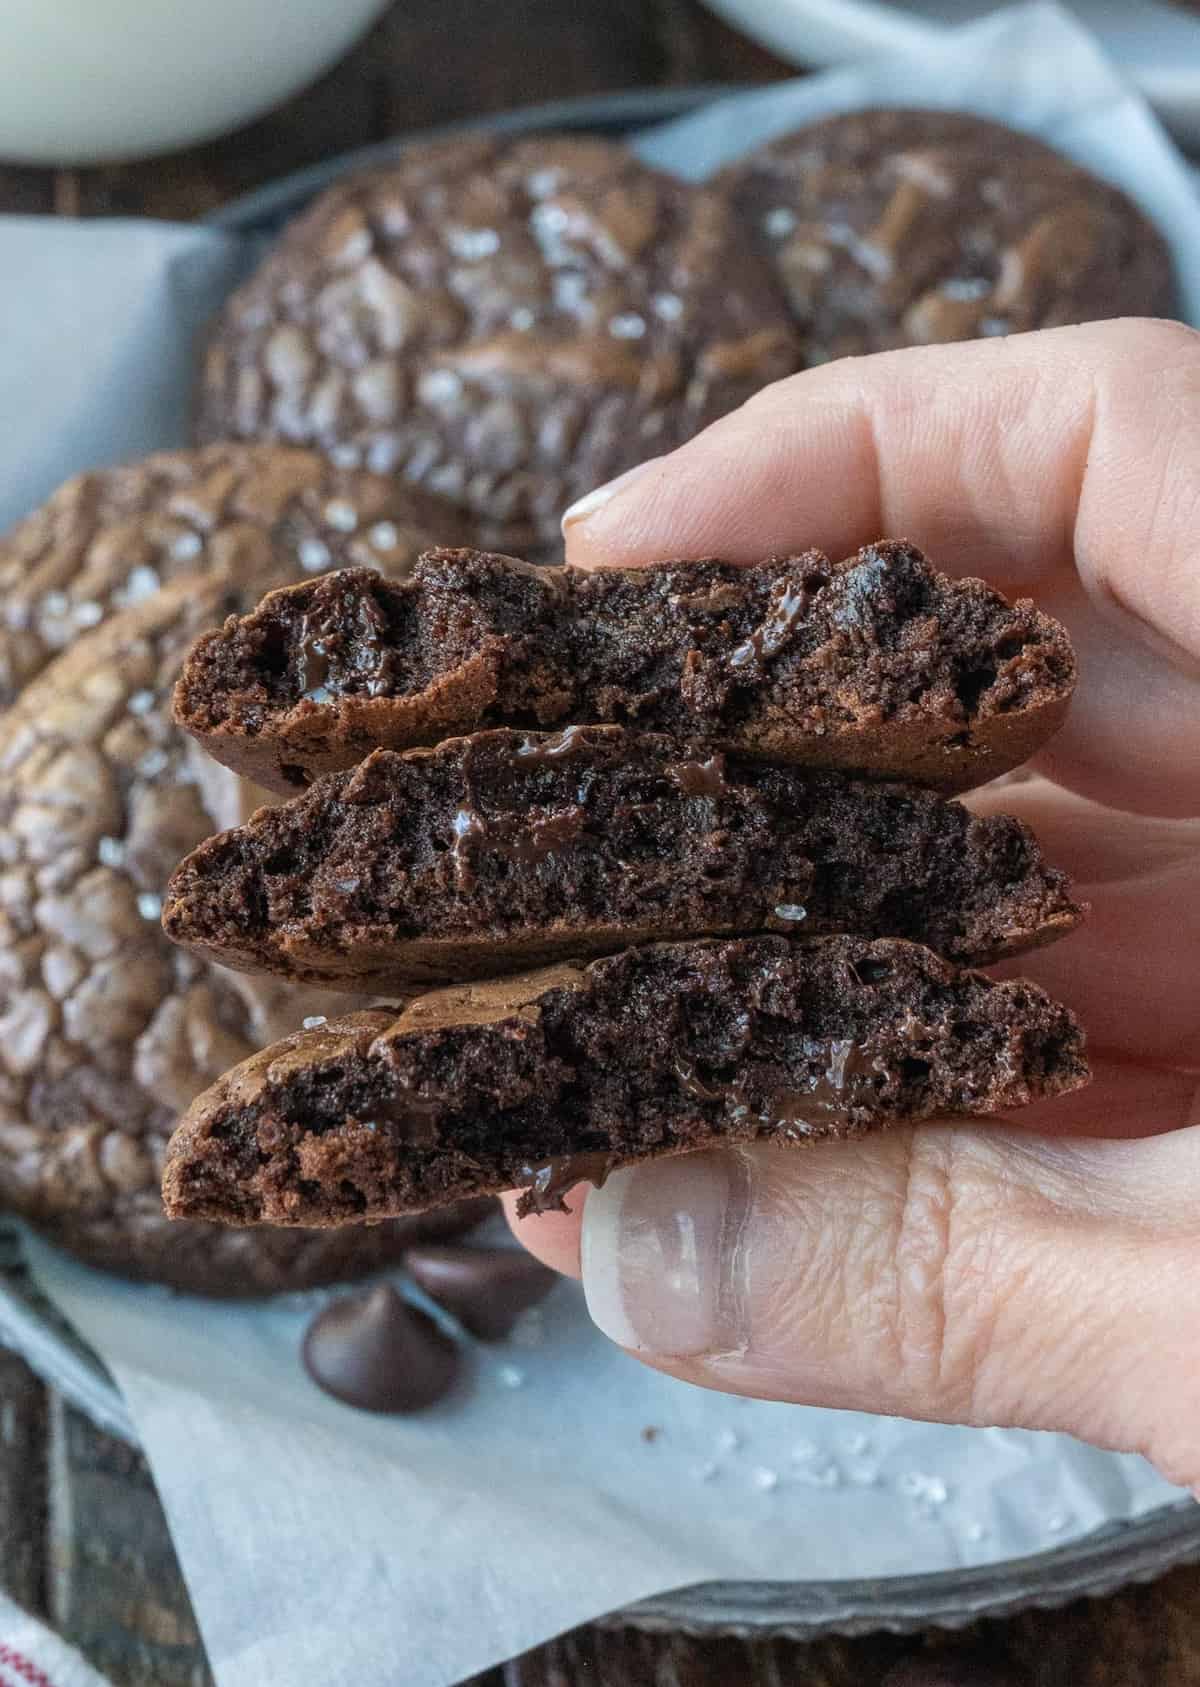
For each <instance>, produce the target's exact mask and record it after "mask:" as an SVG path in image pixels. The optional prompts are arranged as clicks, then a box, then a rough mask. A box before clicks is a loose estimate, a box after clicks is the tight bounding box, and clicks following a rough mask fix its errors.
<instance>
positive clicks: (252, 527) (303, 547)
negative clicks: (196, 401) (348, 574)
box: [0, 444, 469, 707]
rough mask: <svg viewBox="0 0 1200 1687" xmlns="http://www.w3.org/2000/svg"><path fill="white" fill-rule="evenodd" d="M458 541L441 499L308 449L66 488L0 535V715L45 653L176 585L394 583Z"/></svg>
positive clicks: (92, 478)
mask: <svg viewBox="0 0 1200 1687" xmlns="http://www.w3.org/2000/svg"><path fill="white" fill-rule="evenodd" d="M431 535H432V536H433V537H434V538H435V539H438V540H439V541H440V542H441V543H443V544H457V543H466V542H467V539H468V538H469V534H468V532H467V531H466V526H465V523H464V522H463V520H462V517H461V516H460V515H459V514H458V513H457V512H456V511H455V510H454V509H453V508H452V507H451V506H450V505H449V504H446V503H445V502H443V500H441V499H440V498H435V497H433V496H431V495H429V494H427V493H423V492H421V491H420V490H419V489H417V488H415V487H406V486H404V485H400V484H397V482H396V481H395V480H394V479H392V478H388V477H385V476H382V475H374V474H368V473H366V472H364V471H362V470H354V469H339V468H337V467H335V465H334V464H332V463H330V462H329V461H328V460H327V459H325V458H323V457H321V456H320V455H319V453H317V452H315V451H299V450H296V449H293V448H288V447H286V446H278V445H276V446H271V445H231V444H225V445H211V446H208V447H207V448H206V449H204V450H202V451H163V452H159V453H157V454H156V455H154V456H152V457H145V458H142V459H141V460H140V461H138V462H133V463H126V464H123V465H121V466H120V467H119V468H110V469H95V470H93V471H92V472H90V473H88V474H81V475H76V476H75V478H74V479H73V480H69V481H67V482H66V484H65V485H64V486H61V487H60V488H59V490H58V491H57V492H56V493H55V494H54V496H53V497H52V498H50V499H49V500H48V501H47V502H46V503H45V504H43V505H42V506H41V507H40V509H37V510H35V511H34V513H33V514H32V515H30V516H27V517H26V519H25V520H24V521H22V522H20V523H19V524H18V525H17V526H16V527H14V528H12V529H11V531H10V532H8V533H7V534H5V535H3V537H0V707H7V706H8V705H9V704H10V703H11V702H12V701H13V698H14V697H15V696H16V694H17V693H18V691H20V689H21V687H22V686H23V685H24V684H25V683H26V681H28V680H29V679H31V678H32V677H33V675H34V674H36V673H38V672H39V671H40V670H41V669H42V668H44V667H45V665H46V663H47V662H49V661H50V660H51V659H52V658H53V657H54V656H55V655H57V653H58V652H59V651H60V650H62V649H63V648H64V647H65V646H67V645H69V644H70V643H71V642H72V641H73V640H74V639H76V638H77V637H78V636H79V634H80V633H81V632H83V631H86V630H87V629H88V628H91V627H95V626H98V625H99V623H100V622H101V621H103V620H104V619H106V617H107V616H109V615H110V614H113V613H114V612H116V611H118V610H121V609H127V608H130V607H132V606H133V605H135V604H138V603H141V602H143V601H144V600H145V598H147V597H148V596H149V595H150V594H151V593H152V592H155V591H157V590H158V588H159V586H160V585H162V584H163V582H164V581H166V580H171V579H174V578H175V577H176V576H177V575H179V574H191V573H199V572H206V573H207V572H214V573H215V572H224V573H225V574H227V575H228V576H229V577H230V578H234V579H236V578H239V577H242V576H247V575H249V576H254V575H261V574H262V573H263V571H264V570H265V569H267V568H270V567H272V566H274V568H275V570H276V571H278V569H279V567H281V566H284V564H281V563H279V562H274V563H273V562H272V559H273V557H274V556H275V555H276V554H277V553H278V554H281V555H283V556H284V557H286V559H287V561H286V568H287V572H288V574H289V575H291V574H293V573H294V574H296V575H299V574H303V573H320V572H321V571H323V570H324V569H326V568H344V567H346V566H347V565H349V564H362V565H365V566H368V567H382V568H383V569H385V570H386V571H387V572H388V573H392V574H395V573H399V572H401V570H402V569H403V567H404V565H405V564H407V563H408V562H411V561H412V560H414V559H415V557H416V555H417V553H418V551H420V550H421V548H422V547H423V546H424V545H427V544H428V543H429V539H430V536H431Z"/></svg>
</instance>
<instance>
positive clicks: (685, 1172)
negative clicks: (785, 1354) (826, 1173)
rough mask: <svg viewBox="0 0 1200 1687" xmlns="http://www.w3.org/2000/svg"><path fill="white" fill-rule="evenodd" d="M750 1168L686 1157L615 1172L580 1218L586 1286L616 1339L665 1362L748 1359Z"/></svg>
mask: <svg viewBox="0 0 1200 1687" xmlns="http://www.w3.org/2000/svg"><path fill="white" fill-rule="evenodd" d="M750 1196H751V1187H750V1169H749V1163H748V1161H747V1160H746V1159H745V1157H744V1156H742V1155H740V1154H736V1153H706V1154H684V1155H680V1156H678V1157H677V1158H674V1159H666V1160H652V1161H648V1162H647V1163H645V1164H643V1165H638V1166H631V1167H629V1168H627V1169H626V1170H624V1171H619V1172H614V1174H613V1175H612V1176H611V1177H610V1178H609V1180H608V1182H607V1183H606V1184H605V1185H604V1187H603V1189H598V1190H595V1191H594V1192H593V1193H591V1194H589V1196H588V1200H587V1205H586V1207H585V1208H584V1215H583V1236H582V1263H583V1287H584V1292H585V1294H586V1296H587V1305H588V1311H589V1312H590V1313H591V1316H592V1320H593V1322H594V1323H595V1324H596V1325H597V1326H598V1327H599V1328H600V1329H601V1330H603V1332H604V1334H605V1335H606V1336H608V1337H609V1339H610V1340H612V1341H615V1342H616V1343H617V1344H618V1345H619V1346H621V1347H628V1348H632V1349H634V1350H635V1351H637V1352H639V1353H653V1354H657V1355H659V1356H660V1357H663V1358H675V1359H683V1358H696V1357H699V1356H701V1355H716V1354H733V1353H739V1352H742V1351H743V1350H744V1349H745V1346H746V1343H747V1341H748V1340H749V1333H750V1332H749V1321H748V1306H749V1302H748V1296H747V1293H746V1280H745V1279H746V1260H745V1250H744V1249H743V1247H742V1234H743V1231H744V1230H745V1227H746V1220H747V1218H748V1216H749V1212H750Z"/></svg>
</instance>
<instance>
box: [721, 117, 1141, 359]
mask: <svg viewBox="0 0 1200 1687" xmlns="http://www.w3.org/2000/svg"><path fill="white" fill-rule="evenodd" d="M719 185H720V186H721V187H722V188H723V189H724V190H725V191H726V192H728V193H729V194H730V196H731V198H732V201H733V203H734V205H735V206H736V208H737V210H738V212H739V214H740V216H741V217H742V219H743V221H744V223H745V225H746V228H747V232H748V234H749V236H750V240H751V242H752V243H753V245H754V246H755V247H756V248H757V250H758V251H759V252H760V253H761V254H762V255H763V256H765V257H766V258H768V259H769V260H770V261H771V263H772V264H773V265H774V268H775V271H776V274H777V275H778V277H779V280H780V282H781V283H782V286H783V289H784V291H785V293H786V295H787V297H788V299H789V301H790V303H791V307H792V312H793V314H794V316H795V318H796V322H797V324H798V326H799V328H800V330H801V335H802V339H803V342H804V358H805V361H806V362H807V363H809V364H814V363H826V362H828V361H829V360H830V359H831V358H835V357H845V356H853V355H857V354H859V353H861V352H871V351H881V350H886V349H887V348H888V347H892V346H906V345H925V344H928V343H931V342H937V341H947V340H969V339H974V338H976V337H977V336H979V335H989V334H1012V333H1019V332H1022V331H1024V330H1025V329H1030V328H1053V327H1055V326H1057V325H1059V324H1061V323H1071V322H1089V321H1098V320H1101V319H1103V318H1105V317H1113V316H1143V315H1145V316H1166V315H1170V314H1171V313H1172V306H1173V300H1174V285H1173V280H1172V273H1171V259H1170V255H1169V253H1168V250H1167V246H1166V243H1165V241H1164V240H1163V238H1162V236H1161V235H1160V234H1159V233H1158V230H1157V229H1156V228H1155V227H1154V226H1153V224H1152V223H1150V222H1148V221H1147V219H1146V218H1145V217H1144V216H1143V215H1142V213H1141V212H1140V211H1139V210H1138V209H1137V207H1136V206H1135V205H1134V204H1133V203H1132V202H1131V201H1130V200H1129V199H1127V198H1126V197H1125V195H1124V194H1123V193H1121V192H1120V191H1119V190H1118V189H1117V188H1115V187H1112V186H1111V185H1110V184H1109V183H1108V182H1103V181H1100V180H1099V179H1098V178H1097V177H1095V176H1093V175H1091V174H1089V173H1088V172H1087V171H1086V170H1082V169H1080V168H1079V166H1078V165H1076V164H1073V163H1071V161H1070V160H1069V159H1066V158H1064V157H1062V156H1061V155H1060V154H1059V153H1057V152H1054V151H1052V150H1051V149H1050V148H1049V147H1047V146H1044V145H1043V144H1042V143H1041V142H1040V141H1036V140H1034V139H1033V138H1032V137H1031V136H1029V135H1023V134H1017V133H1015V132H1014V131H1013V130H1011V129H1005V128H1001V127H1000V125H998V124H996V123H987V122H984V121H983V120H982V119H980V118H977V117H968V116H965V115H963V114H960V113H956V112H945V111H858V112H851V113H849V114H848V115H846V116H843V117H832V118H829V119H828V120H827V121H825V122H822V123H814V124H812V125H811V126H810V127H808V128H805V129H799V130H797V131H796V132H795V133H794V134H790V135H785V136H784V137H783V138H782V139H780V140H776V141H772V142H771V143H769V144H768V145H767V146H764V147H760V148H759V149H758V150H757V151H756V152H753V153H751V154H750V155H749V156H748V157H747V158H745V159H743V160H742V161H741V162H739V163H737V164H735V165H733V166H731V167H730V168H729V169H728V170H726V171H724V172H723V174H722V176H721V177H720V178H719Z"/></svg>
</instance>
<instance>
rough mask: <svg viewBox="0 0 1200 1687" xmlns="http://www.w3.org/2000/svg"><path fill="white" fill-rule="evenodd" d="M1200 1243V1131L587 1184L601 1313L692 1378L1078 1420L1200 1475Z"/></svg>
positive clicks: (925, 1412) (950, 1411) (955, 1148)
mask: <svg viewBox="0 0 1200 1687" xmlns="http://www.w3.org/2000/svg"><path fill="white" fill-rule="evenodd" d="M1180 1084H1181V1092H1180V1096H1179V1115H1178V1116H1179V1118H1180V1120H1182V1119H1184V1118H1186V1117H1188V1114H1189V1111H1190V1113H1191V1117H1192V1118H1194V1119H1196V1120H1197V1121H1198V1122H1200V1109H1197V1108H1196V1105H1195V1104H1196V1101H1197V1100H1198V1099H1200V1097H1197V1096H1196V1095H1195V1093H1194V1092H1195V1087H1196V1078H1195V1077H1194V1076H1192V1077H1188V1078H1183V1079H1181V1080H1180ZM1198 1240H1200V1129H1182V1130H1178V1131H1176V1132H1174V1133H1173V1134H1169V1135H1165V1136H1160V1137H1154V1138H1147V1139H1143V1140H1140V1141H1104V1142H1100V1141H1091V1140H1081V1139H1078V1138H1074V1139H1058V1140H1054V1139H1049V1138H1043V1137H1038V1136H1034V1135H1033V1134H1032V1133H1028V1132H1023V1131H996V1132H985V1131H982V1130H978V1129H976V1128H974V1127H961V1128H956V1127H950V1126H935V1127H925V1128H923V1129H921V1130H920V1131H912V1130H896V1131H894V1132H892V1133H890V1134H886V1135H883V1136H879V1137H875V1138H868V1139H865V1140H863V1141H859V1142H840V1143H839V1142H831V1143H824V1144H812V1145H808V1146H806V1147H805V1149H804V1151H803V1152H796V1151H795V1150H793V1149H788V1148H770V1147H765V1146H763V1147H753V1148H750V1149H744V1150H728V1151H721V1152H709V1153H701V1154H692V1155H687V1156H683V1157H680V1158H677V1159H666V1160H658V1161H651V1162H647V1163H643V1164H640V1165H635V1166H633V1167H631V1168H629V1169H627V1170H624V1171H620V1172H617V1173H616V1174H615V1175H614V1176H613V1177H612V1178H611V1179H610V1180H609V1182H608V1183H607V1184H606V1185H605V1187H604V1188H603V1189H601V1190H598V1191H592V1192H590V1193H589V1196H588V1200H587V1203H586V1205H585V1207H584V1212H583V1233H582V1243H581V1258H582V1267H583V1282H584V1288H585V1290H586V1293H587V1300H588V1307H589V1310H590V1312H591V1315H592V1317H593V1319H594V1320H595V1322H596V1323H597V1324H598V1325H599V1327H600V1328H601V1329H602V1330H603V1331H604V1332H605V1334H606V1335H608V1336H609V1337H611V1339H612V1340H614V1341H616V1342H618V1343H619V1344H620V1345H621V1346H623V1347H626V1348H628V1349H630V1350H631V1351H632V1352H633V1353H635V1354H636V1355H637V1357H638V1358H640V1359H642V1360H644V1361H645V1362H646V1363H648V1364H651V1365H654V1366H656V1367H657V1368H658V1369H660V1370H664V1371H668V1372H670V1373H672V1374H673V1375H675V1376H678V1377H681V1378H683V1379H685V1380H686V1381H689V1382H693V1383H698V1384H700V1385H701V1386H704V1387H709V1388H718V1389H723V1390H725V1391H727V1392H731V1393H739V1394H752V1395H756V1396H759V1397H762V1398H768V1399H778V1400H791V1401H802V1402H805V1403H808V1404H812V1405H827V1406H841V1407H851V1408H857V1409H859V1410H864V1411H872V1412H884V1413H889V1414H898V1415H901V1416H906V1417H916V1418H933V1419H939V1420H943V1421H946V1422H960V1423H976V1424H980V1423H985V1424H1004V1425H1023V1426H1025V1427H1028V1428H1038V1429H1062V1430H1069V1431H1072V1432H1073V1433H1075V1434H1078V1435H1081V1436H1083V1437H1085V1438H1086V1439H1088V1440H1091V1441H1094V1442H1097V1443H1099V1444H1101V1445H1104V1446H1110V1447H1115V1448H1120V1449H1122V1450H1127V1451H1137V1452H1143V1453H1146V1454H1147V1455H1148V1456H1150V1457H1151V1458H1152V1459H1153V1460H1154V1462H1155V1463H1156V1464H1157V1465H1158V1466H1159V1468H1160V1469H1161V1470H1162V1471H1163V1472H1164V1474H1166V1475H1167V1476H1168V1477H1170V1478H1171V1479H1173V1480H1175V1481H1179V1482H1185V1483H1197V1482H1200V1428H1198V1427H1197V1425H1200V1340H1198V1339H1197V1337H1198V1335H1200V1332H1198V1331H1197V1330H1196V1329H1194V1328H1193V1327H1192V1318H1193V1313H1192V1309H1193V1308H1195V1307H1196V1306H1197V1305H1198V1304H1200V1248H1198V1247H1197V1245H1196V1244H1197V1241H1198Z"/></svg>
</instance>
